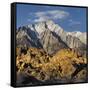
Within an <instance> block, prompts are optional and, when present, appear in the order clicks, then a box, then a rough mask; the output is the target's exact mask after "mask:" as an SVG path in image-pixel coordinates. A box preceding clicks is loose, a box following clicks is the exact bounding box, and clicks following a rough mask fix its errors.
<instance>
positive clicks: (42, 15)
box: [34, 10, 69, 22]
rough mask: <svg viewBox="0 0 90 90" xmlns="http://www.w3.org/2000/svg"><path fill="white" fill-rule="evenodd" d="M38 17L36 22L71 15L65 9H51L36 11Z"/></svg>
mask: <svg viewBox="0 0 90 90" xmlns="http://www.w3.org/2000/svg"><path fill="white" fill-rule="evenodd" d="M34 16H35V18H36V19H34V22H40V21H46V20H49V19H51V20H58V19H65V18H67V17H68V16H69V13H68V12H66V11H63V10H49V11H44V12H36V13H34Z"/></svg>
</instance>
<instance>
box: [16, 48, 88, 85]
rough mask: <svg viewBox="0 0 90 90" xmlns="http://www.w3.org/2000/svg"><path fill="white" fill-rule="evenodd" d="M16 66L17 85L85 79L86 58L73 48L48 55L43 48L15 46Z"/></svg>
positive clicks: (71, 81)
mask: <svg viewBox="0 0 90 90" xmlns="http://www.w3.org/2000/svg"><path fill="white" fill-rule="evenodd" d="M16 68H17V83H18V85H19V84H29V85H32V84H36V85H38V84H53V83H54V84H55V83H77V82H86V81H87V59H86V58H85V57H83V56H82V55H81V54H80V53H77V52H75V50H74V49H62V50H60V51H58V52H57V53H56V54H54V55H48V54H47V53H46V52H45V51H44V50H43V49H37V48H24V49H21V48H17V58H16Z"/></svg>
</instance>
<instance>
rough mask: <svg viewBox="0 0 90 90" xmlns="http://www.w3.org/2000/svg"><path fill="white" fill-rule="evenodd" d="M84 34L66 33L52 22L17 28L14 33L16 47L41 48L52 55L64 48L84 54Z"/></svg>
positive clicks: (85, 44) (76, 32)
mask: <svg viewBox="0 0 90 90" xmlns="http://www.w3.org/2000/svg"><path fill="white" fill-rule="evenodd" d="M86 35H87V34H86V32H84V33H83V32H80V31H74V32H67V31H65V30H63V28H62V27H61V26H59V25H58V24H56V23H54V22H53V21H52V20H47V21H44V22H38V23H35V24H29V25H25V26H22V27H19V28H18V29H17V31H16V43H17V47H26V46H27V47H36V48H43V49H44V50H45V52H47V53H48V54H53V53H55V52H56V51H58V50H61V49H64V48H72V49H75V50H78V51H79V52H81V53H82V54H86V47H87V43H86V42H87V41H86V37H87V36H86Z"/></svg>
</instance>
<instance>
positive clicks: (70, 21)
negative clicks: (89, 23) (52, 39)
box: [69, 19, 81, 26]
mask: <svg viewBox="0 0 90 90" xmlns="http://www.w3.org/2000/svg"><path fill="white" fill-rule="evenodd" d="M80 24H81V23H80V22H79V21H74V20H72V19H70V20H69V26H73V25H75V26H76V25H80Z"/></svg>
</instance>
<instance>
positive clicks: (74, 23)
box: [16, 4, 87, 32]
mask: <svg viewBox="0 0 90 90" xmlns="http://www.w3.org/2000/svg"><path fill="white" fill-rule="evenodd" d="M16 19H17V20H16V21H17V22H16V23H17V24H16V26H17V28H18V27H20V26H24V25H28V24H33V23H38V22H42V21H46V20H53V21H54V22H55V23H56V24H58V25H59V26H60V27H62V28H63V29H64V30H65V31H69V32H73V31H80V32H86V26H87V25H86V19H87V13H86V8H84V7H83V8H80V7H64V6H49V5H45V6H42V5H33V4H32V5H30V4H17V7H16Z"/></svg>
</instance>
